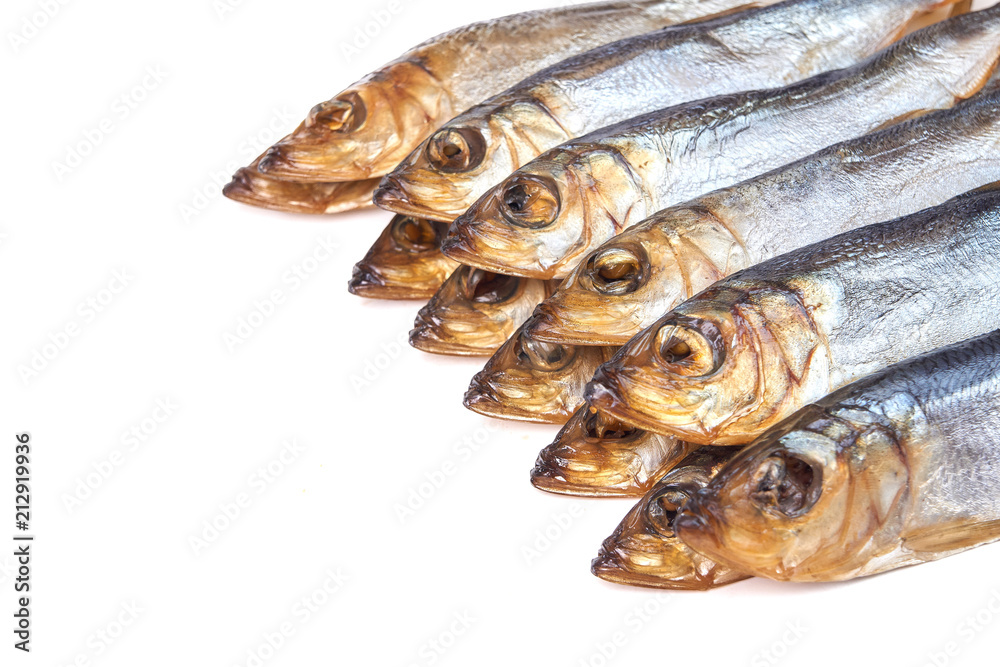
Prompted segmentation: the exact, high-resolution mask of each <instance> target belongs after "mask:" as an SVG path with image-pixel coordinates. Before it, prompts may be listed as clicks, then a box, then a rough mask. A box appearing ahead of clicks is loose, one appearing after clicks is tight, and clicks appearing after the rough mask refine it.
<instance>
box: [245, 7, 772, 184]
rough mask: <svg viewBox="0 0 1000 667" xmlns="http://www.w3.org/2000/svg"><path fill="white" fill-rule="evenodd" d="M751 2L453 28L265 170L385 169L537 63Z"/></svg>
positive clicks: (329, 172)
mask: <svg viewBox="0 0 1000 667" xmlns="http://www.w3.org/2000/svg"><path fill="white" fill-rule="evenodd" d="M765 1H766V0H765ZM754 4H761V3H760V2H753V1H748V0H667V1H664V0H651V1H649V0H647V1H640V2H597V3H590V4H584V5H575V6H570V7H559V8H554V9H544V10H539V11H531V12H523V13H520V14H513V15H510V16H504V17H501V18H497V19H493V20H489V21H481V22H478V23H473V24H470V25H467V26H463V27H461V28H456V29H454V30H451V31H448V32H445V33H443V34H441V35H438V36H437V37H434V38H432V39H429V40H427V41H426V42H423V43H422V44H420V45H418V46H416V47H414V48H413V49H410V50H409V51H407V52H406V53H404V54H403V55H401V56H400V57H399V58H397V59H396V60H394V61H392V62H390V63H388V64H387V65H385V66H384V67H382V68H380V69H378V70H376V71H375V72H372V73H371V74H369V75H367V76H366V77H364V78H363V79H361V80H360V81H358V82H356V83H354V84H352V85H351V86H348V87H347V88H346V89H345V90H343V91H342V92H340V93H339V94H338V95H336V96H334V97H333V98H331V99H329V100H327V101H325V102H322V103H320V104H317V105H316V106H315V107H313V109H312V110H311V111H310V112H309V114H308V116H307V117H306V120H305V121H304V122H303V124H302V125H301V126H300V127H299V128H298V129H297V130H296V131H295V132H294V133H293V134H292V135H291V136H290V137H286V138H285V139H283V140H281V141H280V142H278V143H277V144H275V146H273V147H272V149H271V151H269V153H268V155H267V156H266V158H265V159H264V161H263V162H262V163H261V165H260V170H261V171H262V172H263V173H264V174H267V175H270V176H272V177H276V178H283V179H290V180H297V181H348V180H363V179H369V178H374V177H377V176H381V175H383V174H386V173H388V172H389V171H390V170H391V169H392V168H393V167H394V166H395V165H396V163H398V162H399V161H400V160H402V159H403V158H404V157H406V155H407V154H408V153H410V151H412V150H413V149H414V148H415V147H416V146H417V145H418V144H419V143H420V142H421V141H423V140H424V138H426V137H427V135H428V134H430V133H431V132H432V131H434V129H436V128H437V127H438V126H440V125H441V124H442V123H443V122H444V121H446V120H448V119H449V118H451V117H452V116H454V115H455V114H457V113H459V112H460V111H462V110H464V109H467V108H468V107H470V106H472V105H473V104H476V103H477V102H479V101H480V100H483V99H486V98H488V97H490V96H492V95H495V94H497V93H499V92H501V91H503V90H504V89H506V88H507V87H509V86H511V85H513V84H515V83H517V82H518V81H520V80H521V79H523V78H525V77H526V76H528V75H530V74H532V73H533V72H535V71H537V70H539V69H542V68H544V67H547V66H549V65H552V64H554V63H557V62H559V61H560V60H563V59H564V58H568V57H570V56H572V55H575V54H578V53H582V52H584V51H587V50H589V49H592V48H594V47H597V46H599V45H601V44H606V43H608V42H612V41H615V40H618V39H623V38H625V37H629V36H632V35H638V34H642V33H645V32H649V31H651V30H657V29H659V28H662V27H664V26H669V25H672V24H674V23H680V22H684V21H690V20H693V19H697V18H700V17H704V16H709V15H713V14H717V13H721V12H726V11H731V10H734V9H737V8H740V7H743V6H747V5H754Z"/></svg>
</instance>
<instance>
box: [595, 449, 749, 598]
mask: <svg viewBox="0 0 1000 667" xmlns="http://www.w3.org/2000/svg"><path fill="white" fill-rule="evenodd" d="M711 449H719V450H725V449H728V448H723V447H719V448H711ZM700 453H701V450H699V451H698V452H695V453H694V454H692V455H691V456H689V457H688V458H687V459H685V461H684V462H683V463H682V464H681V465H680V466H679V467H678V468H677V469H676V470H673V471H671V472H669V473H667V474H666V475H664V476H663V477H662V478H661V479H660V480H659V481H658V482H657V483H656V484H655V486H653V487H652V488H651V489H649V491H648V492H647V493H646V494H645V495H644V496H643V497H642V499H641V500H640V501H639V502H638V503H637V504H636V506H635V507H633V508H632V510H631V511H630V512H629V513H628V514H627V515H626V516H625V518H624V519H623V520H622V522H621V523H620V524H619V525H618V527H617V528H616V529H615V531H614V533H612V535H611V536H610V537H609V538H607V539H606V540H604V543H603V544H602V545H601V550H600V552H599V553H598V556H597V558H595V559H594V561H593V562H592V563H591V571H592V572H593V573H594V574H595V575H596V576H598V577H600V578H601V579H605V580H607V581H611V582H614V583H619V584H630V585H633V586H647V587H652V588H668V589H680V590H706V589H709V588H713V587H716V586H721V585H724V584H728V583H732V582H734V581H739V580H740V579H745V578H746V577H747V576H748V575H747V574H745V573H744V572H742V571H740V570H737V569H734V568H731V567H729V566H727V565H723V564H721V563H719V562H716V561H714V560H711V559H710V558H707V557H705V556H703V555H702V554H700V553H698V552H697V551H695V550H694V549H692V548H691V547H689V546H688V545H687V544H685V543H684V542H683V541H682V540H681V539H680V538H679V537H678V535H677V531H676V530H675V527H674V524H675V521H676V517H677V516H678V514H679V513H680V511H681V509H682V508H683V507H684V506H685V505H686V504H687V503H688V501H689V500H690V499H691V497H692V496H694V495H695V494H696V493H698V492H699V491H700V490H701V489H703V488H704V487H705V485H706V484H707V483H708V482H709V479H710V478H711V472H712V470H711V467H710V464H706V463H704V462H701V461H698V462H696V461H693V460H692V458H695V457H698V456H699V455H700ZM685 464H689V465H685Z"/></svg>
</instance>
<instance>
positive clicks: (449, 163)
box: [426, 127, 486, 173]
mask: <svg viewBox="0 0 1000 667" xmlns="http://www.w3.org/2000/svg"><path fill="white" fill-rule="evenodd" d="M426 156H427V161H428V162H429V163H430V165H431V166H432V167H433V168H435V169H437V170H438V171H443V172H445V173H458V172H463V171H471V170H472V169H475V168H476V167H478V166H479V165H480V164H481V163H482V161H483V158H484V157H485V156H486V140H485V139H483V134H482V132H480V131H479V130H477V129H475V128H471V127H461V128H445V129H442V130H438V131H437V132H436V133H435V134H434V136H432V137H431V138H430V140H429V141H428V142H427V152H426Z"/></svg>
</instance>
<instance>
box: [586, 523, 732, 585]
mask: <svg viewBox="0 0 1000 667" xmlns="http://www.w3.org/2000/svg"><path fill="white" fill-rule="evenodd" d="M666 542H672V543H671V544H667V543H665V544H664V548H665V551H666V554H665V555H664V554H656V553H644V552H639V551H635V552H634V551H632V550H630V549H629V548H628V547H626V546H625V545H624V544H621V543H618V542H617V541H616V539H615V537H614V536H612V537H609V538H608V539H607V540H605V541H604V544H602V545H601V549H600V551H599V552H598V554H597V557H596V558H595V559H594V560H592V561H591V563H590V571H591V573H593V574H594V576H596V577H598V578H600V579H603V580H604V581H609V582H611V583H614V584H624V585H627V586H641V587H643V588H661V589H668V590H675V591H706V590H709V589H711V588H718V587H720V586H725V585H727V584H732V583H735V582H737V581H743V580H745V579H749V578H750V576H751V575H750V574H748V573H744V572H740V571H737V570H732V569H730V568H728V567H726V566H724V565H721V564H719V563H715V562H713V561H711V560H709V559H707V558H705V557H703V556H702V555H701V554H699V553H697V552H695V551H693V550H692V549H690V548H688V547H687V546H686V545H684V544H683V543H680V541H679V540H676V538H675V539H674V540H668V541H666Z"/></svg>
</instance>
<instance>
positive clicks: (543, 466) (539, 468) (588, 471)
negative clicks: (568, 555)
mask: <svg viewBox="0 0 1000 667" xmlns="http://www.w3.org/2000/svg"><path fill="white" fill-rule="evenodd" d="M695 448H696V446H695V445H689V444H687V443H684V442H680V441H678V440H676V439H675V438H670V437H667V436H663V435H660V434H658V433H653V432H651V431H643V430H642V429H638V428H636V427H634V426H630V425H629V424H625V423H623V422H621V421H619V420H617V419H615V418H613V417H610V416H608V415H607V414H604V413H602V412H601V411H600V410H597V409H596V408H593V407H592V406H590V405H587V404H584V405H583V406H581V407H580V408H579V409H578V410H577V411H576V412H575V413H574V414H573V416H572V417H570V419H569V421H567V422H566V424H565V425H564V426H563V427H562V429H561V430H560V431H559V434H558V435H556V438H555V440H554V441H553V442H552V444H550V445H549V446H547V447H545V449H543V450H542V451H541V452H540V453H539V454H538V460H537V461H535V467H534V468H533V469H532V470H531V483H532V484H533V485H534V486H535V488H537V489H541V490H542V491H548V492H549V493H559V494H563V495H570V496H594V497H612V498H613V497H630V496H641V495H643V494H644V493H646V492H647V491H649V489H650V487H651V486H652V485H653V484H655V483H656V482H657V481H658V480H659V479H660V478H661V477H662V476H663V475H664V474H666V473H667V472H668V471H670V470H671V469H672V468H673V467H674V466H675V465H677V464H678V462H679V461H680V460H681V459H683V458H684V457H685V456H687V455H688V454H689V453H690V452H691V451H692V450H694V449H695ZM719 449H720V451H722V449H723V448H719Z"/></svg>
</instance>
